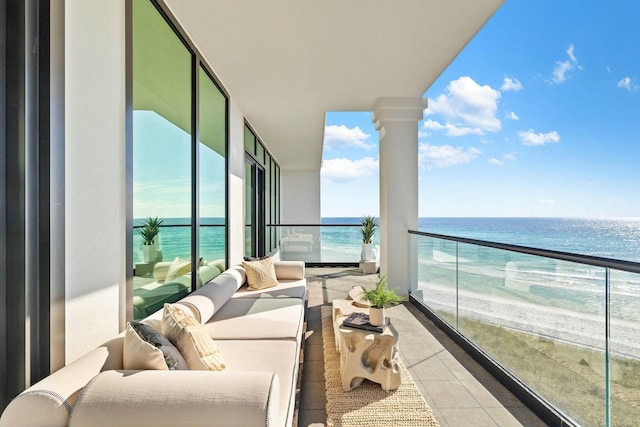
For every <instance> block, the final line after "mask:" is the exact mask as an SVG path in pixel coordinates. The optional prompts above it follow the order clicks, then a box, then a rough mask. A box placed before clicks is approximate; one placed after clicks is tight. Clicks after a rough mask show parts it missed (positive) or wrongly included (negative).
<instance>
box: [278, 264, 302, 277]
mask: <svg viewBox="0 0 640 427" xmlns="http://www.w3.org/2000/svg"><path fill="white" fill-rule="evenodd" d="M273 267H274V268H275V270H276V277H277V278H278V280H300V279H304V275H305V269H304V262H303V261H274V263H273Z"/></svg>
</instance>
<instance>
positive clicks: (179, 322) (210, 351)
mask: <svg viewBox="0 0 640 427" xmlns="http://www.w3.org/2000/svg"><path fill="white" fill-rule="evenodd" d="M161 332H162V334H163V335H165V336H166V337H167V338H169V339H170V340H171V342H173V343H174V344H175V346H176V347H178V350H180V353H182V356H183V357H184V359H185V360H186V361H187V365H189V369H193V370H199V371H207V370H208V371H222V370H223V369H224V368H225V367H226V366H225V364H224V359H223V358H222V353H221V352H220V349H219V348H218V346H217V345H216V343H214V342H213V340H212V339H211V337H210V336H209V335H208V334H207V333H206V332H205V331H204V329H203V328H202V325H201V324H200V322H198V321H197V320H196V319H195V318H194V317H193V316H192V315H191V313H189V312H188V309H186V308H182V307H180V306H179V305H177V304H176V305H174V304H165V305H164V313H163V315H162V324H161Z"/></svg>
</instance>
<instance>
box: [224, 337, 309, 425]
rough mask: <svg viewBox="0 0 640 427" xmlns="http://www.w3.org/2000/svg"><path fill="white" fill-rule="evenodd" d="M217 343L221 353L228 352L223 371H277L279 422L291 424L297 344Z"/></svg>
mask: <svg viewBox="0 0 640 427" xmlns="http://www.w3.org/2000/svg"><path fill="white" fill-rule="evenodd" d="M219 345H220V349H221V350H222V351H223V352H224V354H228V355H229V357H228V359H229V362H228V364H227V370H226V371H225V372H227V371H229V372H234V371H245V372H247V371H248V372H254V371H255V372H259V371H270V372H275V373H277V374H278V378H279V379H280V416H279V419H280V425H283V426H290V425H292V417H293V410H294V404H295V392H296V378H297V376H298V366H299V365H298V356H299V350H300V346H299V343H296V342H295V341H286V340H223V341H219ZM238 373H239V372H238ZM285 420H286V421H285Z"/></svg>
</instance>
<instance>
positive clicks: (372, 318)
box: [369, 307, 385, 326]
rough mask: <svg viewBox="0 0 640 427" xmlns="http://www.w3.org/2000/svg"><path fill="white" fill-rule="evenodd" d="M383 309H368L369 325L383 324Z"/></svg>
mask: <svg viewBox="0 0 640 427" xmlns="http://www.w3.org/2000/svg"><path fill="white" fill-rule="evenodd" d="M384 320H385V315H384V307H383V308H377V307H369V323H371V324H372V325H373V326H382V325H384V324H385V321H384Z"/></svg>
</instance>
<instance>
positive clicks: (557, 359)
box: [410, 231, 640, 426]
mask: <svg viewBox="0 0 640 427" xmlns="http://www.w3.org/2000/svg"><path fill="white" fill-rule="evenodd" d="M410 233H411V239H412V245H414V246H413V247H414V248H416V250H417V269H418V271H417V275H416V277H417V283H413V284H412V289H411V295H412V297H413V299H414V300H417V301H418V302H419V303H420V304H422V305H424V306H425V307H427V309H428V310H429V311H430V312H432V313H433V314H435V315H436V316H438V317H439V318H440V319H441V320H442V321H444V322H445V323H446V324H448V325H449V326H450V327H451V328H452V329H453V330H455V331H457V332H458V333H459V334H460V335H462V336H463V337H465V338H466V339H467V340H468V341H470V342H471V344H472V345H473V346H475V347H476V348H478V349H479V351H480V352H481V353H484V354H485V355H487V356H488V357H490V358H491V359H493V361H495V362H497V363H498V364H499V365H500V366H501V367H502V368H503V369H505V370H506V372H507V374H508V375H512V376H514V377H515V379H516V381H518V382H521V383H524V387H525V388H526V389H529V390H530V391H532V392H533V393H534V394H535V395H537V396H538V397H539V398H541V399H542V401H544V402H546V403H547V404H550V405H551V406H552V407H553V408H554V411H556V412H557V413H559V414H561V416H563V417H568V418H569V419H571V420H573V421H575V422H577V423H579V424H580V425H584V426H605V425H606V426H609V425H615V426H637V425H640V274H639V273H640V264H638V263H633V262H625V261H617V260H611V259H605V258H597V257H589V256H582V255H573V254H566V253H561V252H555V251H546V250H539V249H532V248H524V247H518V246H513V245H503V244H497V243H491V242H483V241H477V240H470V239H461V238H455V237H450V236H441V235H435V234H429V233H422V232H417V231H411V232H410Z"/></svg>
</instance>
